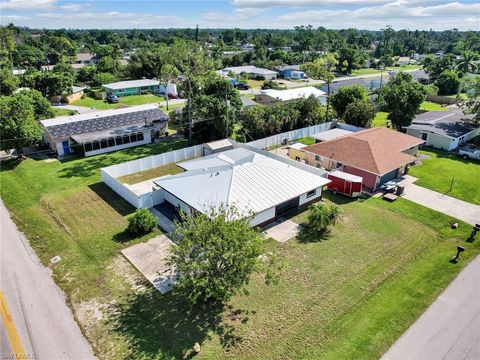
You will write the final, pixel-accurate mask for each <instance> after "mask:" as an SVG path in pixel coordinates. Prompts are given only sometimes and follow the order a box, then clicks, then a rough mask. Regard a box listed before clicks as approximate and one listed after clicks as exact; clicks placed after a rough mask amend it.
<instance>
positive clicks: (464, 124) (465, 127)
mask: <svg viewBox="0 0 480 360" xmlns="http://www.w3.org/2000/svg"><path fill="white" fill-rule="evenodd" d="M472 118H473V115H464V114H463V113H461V112H459V111H449V112H445V111H428V112H425V113H423V114H419V115H417V116H416V117H415V119H414V120H413V121H412V124H411V125H410V126H407V127H405V129H412V130H420V131H422V130H423V131H429V132H432V133H435V134H438V135H443V136H448V137H451V138H459V137H461V136H463V135H465V134H468V133H469V132H471V131H473V130H475V129H478V128H479V126H475V125H474V124H473V123H470V122H468V120H470V119H472ZM465 120H467V121H465Z"/></svg>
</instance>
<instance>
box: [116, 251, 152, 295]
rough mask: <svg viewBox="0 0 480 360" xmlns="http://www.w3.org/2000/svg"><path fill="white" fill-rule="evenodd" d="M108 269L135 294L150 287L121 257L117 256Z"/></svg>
mask: <svg viewBox="0 0 480 360" xmlns="http://www.w3.org/2000/svg"><path fill="white" fill-rule="evenodd" d="M108 269H109V270H112V271H113V272H114V273H116V274H119V275H120V276H121V277H123V278H124V279H125V280H126V281H127V283H128V285H130V286H131V288H132V290H133V291H135V292H139V291H142V290H145V289H146V288H147V286H149V285H150V284H149V283H148V281H147V280H146V279H145V278H144V277H143V276H142V275H141V274H140V273H139V272H138V271H137V270H136V269H135V268H134V267H133V266H132V265H131V264H130V263H129V262H128V261H127V260H126V259H125V258H124V257H123V256H122V255H117V256H116V257H115V258H114V259H113V262H112V265H110V266H109V267H108Z"/></svg>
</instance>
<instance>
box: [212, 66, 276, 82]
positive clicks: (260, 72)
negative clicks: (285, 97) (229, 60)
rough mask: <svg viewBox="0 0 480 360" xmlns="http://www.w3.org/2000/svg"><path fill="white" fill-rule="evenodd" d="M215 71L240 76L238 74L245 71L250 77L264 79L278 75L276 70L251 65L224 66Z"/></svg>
mask: <svg viewBox="0 0 480 360" xmlns="http://www.w3.org/2000/svg"><path fill="white" fill-rule="evenodd" d="M217 73H218V74H220V75H228V74H229V73H234V74H235V76H240V74H242V73H245V74H247V76H248V77H249V78H251V79H255V78H262V79H264V80H274V79H276V78H277V75H278V73H277V72H276V71H272V70H268V69H263V68H257V67H256V66H251V65H247V66H232V67H226V68H225V69H222V70H218V71H217Z"/></svg>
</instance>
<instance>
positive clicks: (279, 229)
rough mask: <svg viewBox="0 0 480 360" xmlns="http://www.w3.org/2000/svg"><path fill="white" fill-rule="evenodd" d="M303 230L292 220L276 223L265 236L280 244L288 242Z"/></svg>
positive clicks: (268, 229) (267, 230)
mask: <svg viewBox="0 0 480 360" xmlns="http://www.w3.org/2000/svg"><path fill="white" fill-rule="evenodd" d="M300 230H301V226H300V225H299V224H297V223H295V222H293V221H292V220H285V221H282V222H275V223H273V224H272V225H270V226H269V227H268V228H267V229H266V230H265V236H266V237H267V238H272V239H274V240H275V241H278V242H280V243H283V242H286V241H288V240H290V239H292V238H294V237H295V236H297V235H298V233H299V232H300Z"/></svg>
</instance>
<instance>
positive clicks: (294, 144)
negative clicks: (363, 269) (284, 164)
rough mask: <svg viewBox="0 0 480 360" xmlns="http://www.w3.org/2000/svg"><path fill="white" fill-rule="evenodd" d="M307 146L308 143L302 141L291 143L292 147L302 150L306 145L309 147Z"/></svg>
mask: <svg viewBox="0 0 480 360" xmlns="http://www.w3.org/2000/svg"><path fill="white" fill-rule="evenodd" d="M307 146H308V145H305V144H302V143H301V142H296V143H293V144H292V145H290V146H289V147H290V148H292V149H297V150H300V149H303V148H304V147H307Z"/></svg>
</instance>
